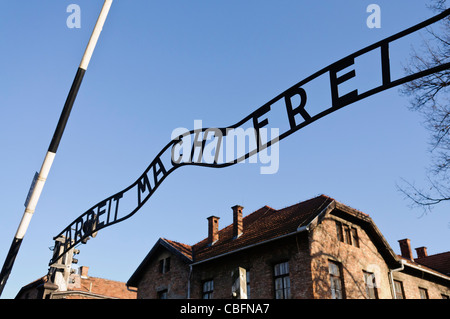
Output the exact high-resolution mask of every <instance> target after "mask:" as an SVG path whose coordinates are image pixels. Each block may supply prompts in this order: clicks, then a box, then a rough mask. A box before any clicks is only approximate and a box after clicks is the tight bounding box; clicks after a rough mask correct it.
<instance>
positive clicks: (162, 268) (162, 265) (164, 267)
mask: <svg viewBox="0 0 450 319" xmlns="http://www.w3.org/2000/svg"><path fill="white" fill-rule="evenodd" d="M169 270H170V257H167V258H164V259H161V260H160V261H159V273H160V274H165V273H166V272H169Z"/></svg>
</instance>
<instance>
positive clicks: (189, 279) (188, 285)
mask: <svg viewBox="0 0 450 319" xmlns="http://www.w3.org/2000/svg"><path fill="white" fill-rule="evenodd" d="M191 278H192V264H190V265H189V277H188V282H187V299H191Z"/></svg>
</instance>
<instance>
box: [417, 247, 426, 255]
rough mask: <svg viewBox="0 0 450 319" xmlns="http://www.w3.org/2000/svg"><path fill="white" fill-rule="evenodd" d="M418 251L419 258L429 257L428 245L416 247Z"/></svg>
mask: <svg viewBox="0 0 450 319" xmlns="http://www.w3.org/2000/svg"><path fill="white" fill-rule="evenodd" d="M416 252H417V258H423V257H427V256H428V254H427V247H419V248H416Z"/></svg>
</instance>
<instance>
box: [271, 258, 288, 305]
mask: <svg viewBox="0 0 450 319" xmlns="http://www.w3.org/2000/svg"><path fill="white" fill-rule="evenodd" d="M280 283H281V288H277V286H279V284H280ZM273 284H274V294H275V299H291V279H290V277H289V261H287V260H286V261H281V262H279V263H276V264H274V265H273ZM279 293H281V296H280V295H279ZM280 297H281V298H280Z"/></svg>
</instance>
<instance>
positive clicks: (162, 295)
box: [158, 289, 167, 299]
mask: <svg viewBox="0 0 450 319" xmlns="http://www.w3.org/2000/svg"><path fill="white" fill-rule="evenodd" d="M158 299H167V289H164V290H161V291H158Z"/></svg>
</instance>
